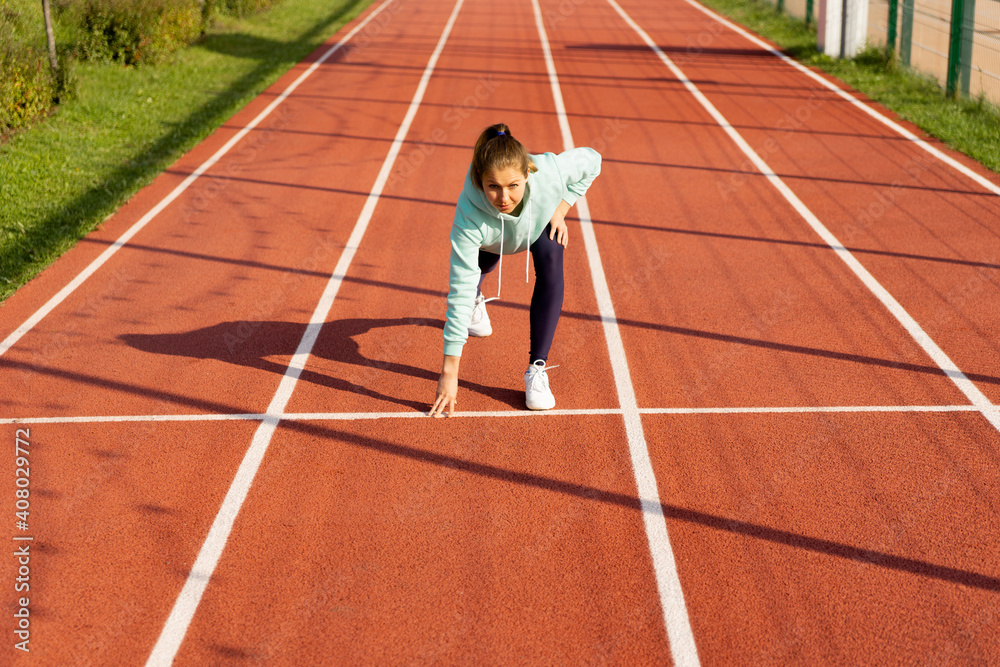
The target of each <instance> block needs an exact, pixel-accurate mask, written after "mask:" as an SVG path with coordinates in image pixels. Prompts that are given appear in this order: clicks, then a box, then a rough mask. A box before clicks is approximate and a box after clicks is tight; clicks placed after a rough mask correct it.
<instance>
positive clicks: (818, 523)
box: [0, 0, 1000, 665]
mask: <svg viewBox="0 0 1000 667" xmlns="http://www.w3.org/2000/svg"><path fill="white" fill-rule="evenodd" d="M536 16H537V17H538V18H540V19H541V23H542V27H543V28H544V35H545V37H544V38H543V37H542V33H541V32H540V30H539V26H538V23H537V20H536ZM366 21H367V23H365V22H366ZM630 21H631V22H632V23H630ZM636 28H638V30H637V29H636ZM352 29H359V31H358V32H357V33H355V34H353V35H351V31H352ZM348 36H350V38H349V39H347V40H346V41H344V42H343V43H342V44H341V45H340V46H339V47H337V48H336V49H335V50H334V51H333V52H332V53H330V47H333V46H334V45H335V44H337V43H338V42H339V40H342V39H344V38H345V37H348ZM647 40H648V42H647ZM650 43H652V44H653V45H655V46H656V50H654V49H653V48H651V47H650ZM547 50H548V51H549V52H550V53H551V60H547V58H546V51H547ZM671 64H672V65H673V68H671ZM313 65H315V67H314V69H312V71H310V72H309V73H308V76H306V77H305V78H301V79H300V77H301V76H302V75H303V74H304V73H306V72H307V71H308V70H309V68H310V67H311V66H313ZM821 78H822V77H810V76H809V75H807V74H806V73H804V72H802V71H800V70H798V69H796V68H794V67H792V66H791V65H789V64H788V63H785V62H783V61H781V60H780V59H779V58H778V57H776V56H775V55H774V54H772V53H769V52H768V51H767V50H766V49H765V48H764V47H762V46H761V44H760V43H755V42H753V41H751V40H749V39H748V38H747V37H746V36H744V35H741V34H739V33H738V32H736V31H734V30H733V29H732V28H731V27H730V26H728V25H727V24H725V23H721V22H719V21H717V20H716V19H713V18H712V17H711V16H710V15H708V14H706V13H705V12H703V11H701V10H699V9H697V8H696V7H694V6H692V5H691V4H688V3H687V2H684V1H683V0H671V1H670V2H652V1H651V0H625V1H623V2H621V3H620V6H618V7H617V8H616V6H615V5H614V4H612V3H610V2H608V0H570V1H569V2H561V3H557V2H555V1H554V0H551V1H550V0H540V4H539V6H538V12H537V15H536V12H535V9H534V7H533V3H532V0H515V2H513V3H511V4H509V5H506V6H505V9H504V12H503V13H502V14H499V15H498V13H497V10H496V8H495V7H494V6H493V5H490V4H489V3H485V2H482V1H481V0H464V2H459V3H458V4H456V3H453V2H451V1H450V0H432V1H428V2H416V1H415V0H394V1H393V2H391V3H389V4H378V3H376V4H374V5H373V6H372V7H371V8H370V9H369V10H368V12H366V13H365V14H364V15H363V16H362V17H359V18H358V19H357V20H356V21H355V22H354V23H352V24H351V25H350V26H347V27H346V28H345V29H344V30H343V31H342V32H341V33H340V34H338V35H337V36H335V37H334V38H333V39H332V40H331V42H330V43H329V45H328V46H326V47H324V48H323V49H320V50H319V51H317V53H316V54H314V55H313V56H312V57H310V58H309V59H307V60H306V61H305V62H304V63H302V64H301V65H299V66H297V67H296V68H293V70H292V71H291V72H289V73H288V75H287V76H285V77H284V78H283V79H282V80H281V81H279V82H278V83H276V84H275V86H274V87H273V88H272V89H271V90H269V91H267V92H266V93H265V94H264V95H262V96H261V97H260V98H259V99H258V100H256V101H254V102H253V103H252V104H251V105H249V106H248V107H247V109H245V110H244V111H243V112H241V113H240V114H237V115H236V116H235V117H234V118H232V119H231V120H230V122H228V123H227V124H226V125H225V126H224V127H223V128H221V129H220V130H219V131H218V132H216V133H215V134H214V135H213V136H211V137H210V138H209V139H207V140H206V141H205V142H204V143H203V144H202V145H200V146H198V147H197V148H196V149H195V150H193V151H192V152H191V153H190V154H188V155H186V156H185V157H184V158H182V159H181V160H180V161H179V162H178V163H177V164H175V165H174V166H173V167H172V168H171V169H170V170H168V172H167V173H165V174H163V175H162V176H161V177H160V178H159V179H157V181H156V182H154V183H153V184H152V185H151V186H150V187H148V188H146V189H145V190H143V191H142V192H141V193H139V194H138V195H137V196H136V197H134V198H133V199H132V201H131V202H130V203H129V204H128V205H127V206H126V207H124V208H123V209H122V210H121V211H119V212H118V213H117V214H116V215H115V216H114V217H112V218H111V219H109V220H108V221H107V222H106V223H105V224H104V225H103V226H102V228H101V229H100V230H98V231H96V232H94V233H93V234H91V235H90V236H88V237H87V238H86V239H85V240H84V241H83V242H81V243H80V244H79V245H78V246H77V247H76V248H75V249H74V250H73V251H71V252H70V253H68V254H67V255H66V256H65V257H63V258H62V259H61V260H60V261H58V262H57V263H56V264H54V265H53V266H52V267H50V268H49V269H48V270H46V271H45V272H44V273H43V274H42V275H41V276H39V278H38V279H36V280H34V281H32V283H30V284H29V285H27V286H26V287H25V288H23V289H22V290H20V291H19V292H18V293H17V294H15V295H14V296H13V297H12V298H11V299H9V300H8V301H7V302H6V303H5V304H4V305H3V307H2V308H0V338H2V339H3V340H4V342H3V343H0V354H2V356H0V378H2V383H3V386H4V387H5V391H4V394H3V396H2V397H0V401H2V403H0V406H2V407H0V409H2V413H0V419H2V422H3V424H4V425H5V426H4V431H5V432H6V433H7V436H6V437H7V438H8V441H9V443H10V447H11V452H12V453H11V456H9V457H4V459H3V461H2V463H0V465H2V467H3V470H4V471H5V473H4V474H5V475H7V478H8V479H10V480H11V482H10V483H9V484H8V492H7V493H5V494H4V498H5V501H4V502H5V505H4V506H5V507H8V509H9V513H8V515H7V516H8V517H9V520H10V521H11V523H10V524H9V525H10V526H11V535H12V536H13V537H31V538H33V539H32V540H31V541H28V540H19V541H16V542H15V541H12V542H11V544H12V545H13V548H12V551H13V550H14V549H23V548H24V545H28V549H29V553H30V562H29V564H28V565H27V567H28V568H29V574H28V575H27V583H29V584H30V595H28V594H25V595H28V597H29V598H30V599H29V602H28V605H27V607H26V608H27V609H28V613H29V619H30V622H29V631H30V640H29V645H28V646H29V647H30V649H31V652H30V653H29V654H25V653H23V652H21V651H18V650H17V649H16V648H15V647H14V643H15V641H17V638H16V636H15V635H14V634H13V631H14V630H15V629H17V625H16V624H17V622H18V620H19V619H17V618H16V617H14V614H16V613H19V609H20V608H21V605H20V604H19V596H20V595H21V594H20V593H17V592H15V591H14V590H13V589H14V585H15V583H16V580H17V578H18V577H19V571H18V568H19V567H20V565H19V564H18V562H17V557H16V556H11V557H10V558H8V559H6V560H5V561H4V563H3V566H2V568H0V577H3V579H2V581H4V582H7V583H6V584H5V586H8V588H7V590H8V593H7V594H6V596H5V597H4V598H3V599H2V603H3V605H4V608H5V609H6V610H7V611H8V614H9V615H8V621H7V623H8V625H7V626H5V627H7V628H8V632H7V634H6V635H5V636H7V637H8V642H7V643H6V644H5V645H4V646H3V649H2V650H3V652H4V653H3V659H2V660H3V663H4V664H20V663H24V664H27V663H28V662H29V661H32V660H34V661H38V662H39V663H40V664H76V663H92V664H115V665H119V664H142V663H145V662H148V664H168V663H169V662H170V661H171V660H175V661H176V663H177V664H229V663H234V664H235V663H245V662H273V663H277V664H356V663H390V664H395V663H413V662H417V663H427V662H444V663H470V662H477V663H483V662H489V663H499V664H511V663H518V664H548V663H571V664H576V663H602V662H610V663H619V664H666V663H669V662H671V661H674V662H681V663H686V664H697V663H699V662H704V663H706V664H743V663H749V662H754V663H769V664H787V663H792V662H794V663H809V664H815V663H858V662H876V663H886V662H893V663H896V662H900V663H901V662H933V663H962V664H965V663H988V662H991V661H992V660H995V658H992V657H991V656H995V655H997V654H1000V640H998V639H997V637H998V633H996V632H995V630H996V625H997V617H998V614H1000V597H998V596H1000V559H998V557H997V555H996V549H995V545H996V544H997V542H998V538H1000V516H998V508H997V501H996V498H997V497H998V491H1000V488H998V487H1000V483H998V480H997V475H996V470H997V468H998V463H1000V461H998V459H1000V456H998V454H997V451H998V445H1000V433H998V431H997V427H996V424H998V423H1000V415H998V413H997V410H996V408H995V407H994V406H993V401H996V400H997V398H998V395H1000V392H998V385H1000V346H998V336H997V332H998V331H1000V321H998V318H1000V311H998V310H997V308H996V306H995V304H996V303H997V297H998V295H1000V294H998V293H1000V289H998V285H1000V284H998V280H997V271H998V269H1000V257H998V251H997V248H1000V244H998V243H997V236H998V232H1000V216H998V213H1000V198H998V197H997V195H996V194H995V193H994V192H992V191H991V190H990V189H988V188H989V187H994V188H995V187H996V184H997V183H1000V180H998V179H997V178H996V177H995V176H994V175H991V174H989V173H988V172H986V171H985V170H983V169H982V168H981V167H979V166H978V165H976V164H974V163H971V162H970V161H969V160H968V159H966V158H964V157H962V156H957V155H954V154H952V153H950V152H948V151H947V149H944V148H942V147H940V146H937V148H938V149H940V150H942V151H945V153H946V154H947V155H948V156H949V157H950V159H952V160H957V161H958V162H959V163H960V164H961V165H964V166H965V167H967V168H968V169H970V170H972V172H973V173H974V174H978V175H979V177H980V179H985V183H986V185H985V186H984V184H983V182H980V181H977V180H974V179H973V178H970V177H969V175H968V174H965V173H962V172H960V171H958V170H957V169H956V168H955V167H954V166H953V165H950V164H948V163H946V162H944V161H942V160H941V159H939V158H938V157H936V156H935V155H933V154H932V153H929V152H928V151H927V150H926V149H925V148H923V147H921V146H920V145H918V144H917V143H915V142H913V141H911V140H910V139H908V138H906V137H905V136H904V135H902V134H900V133H899V132H898V131H896V130H894V129H893V128H892V127H889V126H887V125H886V124H885V123H883V122H880V121H878V120H877V119H876V118H874V117H872V116H871V115H869V114H867V113H865V111H864V110H863V109H862V108H861V106H862V105H864V106H867V107H869V108H872V109H876V110H877V111H879V113H882V114H885V115H888V114H886V112H884V111H882V110H878V108H877V106H876V105H872V104H871V103H869V102H868V101H866V100H863V99H861V98H857V99H860V100H861V101H860V104H852V103H851V102H850V101H848V100H847V99H845V97H844V96H841V95H839V94H837V93H836V92H835V91H833V90H831V89H830V88H827V87H824V86H823V85H822V84H821V82H820V79H821ZM293 82H297V83H294V88H293V89H292V90H291V91H290V92H287V91H288V89H289V86H292V85H293ZM834 85H835V86H836V85H839V84H836V82H834ZM286 92H287V95H286V94H285V93H286ZM554 93H557V94H558V97H559V99H560V100H561V103H562V104H564V108H565V113H562V112H561V111H560V107H559V104H558V103H557V101H556V98H555V96H554ZM847 97H857V96H856V95H853V94H851V95H848V96H847ZM274 103H276V106H274V107H273V109H272V110H271V111H270V112H269V113H268V114H267V115H266V116H264V117H263V118H258V116H259V114H261V112H263V111H265V110H266V109H267V108H268V106H269V105H272V104H274ZM255 119H257V120H255ZM498 120H503V121H505V122H507V123H509V124H510V125H511V126H512V128H513V129H514V132H515V134H516V135H518V136H519V138H521V139H522V141H524V142H525V144H526V145H527V146H528V148H529V150H532V151H536V152H542V151H547V150H552V151H558V150H562V149H563V148H564V147H565V146H566V145H568V144H569V143H570V142H572V143H574V144H576V145H591V146H594V147H595V148H598V149H599V150H600V152H601V153H602V154H603V156H604V169H603V173H602V175H601V177H600V178H599V179H598V181H597V182H596V183H595V185H594V187H593V188H592V190H591V191H590V193H589V194H588V196H587V198H586V203H585V204H583V205H581V206H578V207H577V208H575V209H574V212H573V214H574V215H575V216H576V217H575V218H574V220H575V222H573V223H572V226H571V233H572V234H571V240H570V245H569V248H568V254H567V259H566V271H567V276H566V277H567V297H566V302H565V306H564V313H563V318H562V320H561V322H560V327H559V331H558V333H557V339H556V345H555V347H554V349H553V358H552V363H556V364H559V365H560V367H559V368H558V369H556V370H554V371H552V372H551V373H550V377H551V381H552V385H553V389H554V391H555V394H556V397H557V402H558V403H557V408H558V410H557V411H556V412H555V413H549V414H541V415H539V414H529V413H528V412H527V411H525V410H524V409H523V403H522V401H523V388H522V385H521V373H522V372H523V369H524V365H525V363H526V359H525V357H526V356H527V355H526V353H527V335H526V324H527V303H528V300H529V298H530V288H531V286H530V284H528V285H526V284H524V283H523V282H522V281H521V280H520V277H519V275H518V274H519V270H520V268H519V261H520V260H521V258H514V260H513V261H512V262H510V263H508V265H507V268H508V270H507V272H506V276H505V278H506V280H505V284H504V291H503V294H504V298H503V300H502V301H497V302H493V303H492V304H491V318H492V320H493V322H494V332H495V333H494V335H493V336H492V337H490V338H487V339H483V340H473V341H470V343H469V344H468V346H467V348H466V352H465V355H464V357H465V358H464V360H463V366H462V377H461V386H460V395H459V400H460V407H461V410H462V413H460V415H461V414H464V416H462V417H461V418H456V419H451V420H432V419H427V418H425V417H423V413H424V412H425V411H426V409H427V407H428V405H429V402H430V400H431V398H432V397H433V391H434V387H435V382H436V377H437V373H438V370H439V368H440V354H441V338H440V336H441V327H442V326H443V316H444V296H445V293H446V290H447V284H446V283H447V257H448V229H449V226H450V223H451V216H452V212H453V207H454V201H455V197H456V196H457V194H458V192H459V190H460V187H461V182H462V179H463V177H464V173H465V169H466V167H467V163H468V159H469V153H470V148H469V147H470V146H471V144H472V142H473V141H474V139H475V137H476V136H477V134H478V132H479V131H480V130H481V128H482V127H483V126H485V125H487V124H489V123H492V122H496V121H498ZM903 125H905V124H903ZM247 128H249V131H247ZM907 129H908V130H909V131H913V132H915V130H914V128H912V127H908V126H907ZM241 132H243V133H244V134H243V135H241V134H240V133H241ZM232 139H238V141H236V142H235V143H234V144H232V145H231V147H230V148H229V149H228V150H227V152H225V153H224V154H222V155H221V156H219V157H218V160H217V161H215V162H214V163H212V164H211V165H210V166H208V167H207V169H204V171H203V173H202V172H201V171H200V167H202V165H203V164H204V163H205V161H206V160H207V159H209V158H210V157H212V156H213V155H215V154H216V153H217V151H219V150H220V149H222V148H224V147H225V146H226V145H227V142H228V141H230V140H232ZM935 145H936V144H935ZM748 151H749V152H748ZM751 156H755V158H754V157H751ZM755 159H756V160H757V162H756V163H755V161H754V160H755ZM380 174H381V177H380ZM765 174H766V175H765ZM192 175H197V178H195V179H194V180H190V177H191V176H192ZM185 179H189V180H187V181H185ZM185 183H186V185H182V184H185ZM178 186H182V187H183V190H182V191H180V192H177V191H176V190H175V189H176V188H177V187H178ZM171 193H175V194H174V195H171ZM168 195H169V196H171V197H172V199H171V200H170V201H169V203H168V204H167V205H166V206H165V207H163V208H162V210H160V211H159V212H157V213H156V215H155V216H153V217H151V218H149V216H148V215H147V214H148V213H149V212H150V211H152V210H154V207H156V206H157V205H158V204H159V203H160V202H162V201H163V200H164V198H165V197H167V196H168ZM144 216H146V218H148V220H147V221H146V222H145V224H144V226H142V227H141V229H139V230H138V231H136V232H135V233H134V235H132V236H130V237H129V238H127V240H126V241H125V242H124V243H122V244H119V245H116V239H119V238H120V237H121V236H122V234H124V233H125V232H126V231H127V230H129V229H130V228H132V226H133V225H134V224H135V223H136V222H137V221H140V220H142V219H144ZM817 224H818V226H817ZM352 234H353V236H352ZM831 239H833V241H834V242H833V243H832V245H833V246H835V248H834V247H831ZM109 248H112V249H114V248H117V250H115V251H114V252H113V254H110V255H106V256H105V260H104V261H103V263H101V264H100V266H98V267H96V268H95V269H93V270H89V271H88V270H87V267H88V266H92V262H94V261H95V259H97V258H98V257H99V256H101V254H102V253H105V252H106V251H108V249H109ZM598 260H599V261H598ZM81 272H85V273H83V274H82V275H85V276H86V279H85V280H83V281H82V282H79V283H78V284H76V283H72V282H71V281H73V280H74V279H75V278H77V277H78V276H81ZM331 276H332V279H331ZM490 280H491V281H492V280H493V279H492V278H491V279H490ZM493 284H494V283H492V282H490V283H488V285H493ZM67 285H75V287H73V289H71V290H66V291H64V292H60V290H63V288H64V287H66V286H67ZM487 289H489V287H488V288H487ZM605 290H606V291H605ZM57 294H61V295H62V296H60V297H59V298H58V299H57V302H53V301H50V300H51V299H52V298H53V297H54V296H55V295H57ZM887 295H888V297H887ZM47 303H49V304H52V305H51V307H47V306H46V304H47ZM39 309H43V310H41V311H40V310H39ZM36 313H38V314H39V316H35V314H36ZM33 316H35V317H34V318H33ZM310 322H312V324H310ZM303 341H305V342H303ZM290 369H291V370H290ZM946 371H947V372H946ZM19 429H27V430H29V431H30V436H29V437H28V438H27V440H28V441H29V445H28V450H29V455H28V457H27V458H28V466H29V467H30V485H29V487H28V488H29V490H30V496H29V497H28V500H29V501H30V515H29V516H28V519H27V523H28V526H29V527H28V529H26V530H19V529H18V528H17V527H16V521H17V520H18V518H17V517H16V516H15V512H16V511H17V506H16V505H15V502H16V500H17V498H16V496H15V495H14V494H15V491H16V489H17V487H16V485H15V479H16V478H15V475H16V474H17V473H16V471H15V468H16V467H17V466H18V463H17V461H16V459H15V456H14V452H13V450H14V447H15V444H16V443H15V438H16V434H17V432H18V430H19ZM21 463H22V464H23V463H24V462H21ZM651 494H655V495H651ZM22 495H23V494H22ZM640 499H641V500H640Z"/></svg>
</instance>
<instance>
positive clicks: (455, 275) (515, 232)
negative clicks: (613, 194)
mask: <svg viewBox="0 0 1000 667" xmlns="http://www.w3.org/2000/svg"><path fill="white" fill-rule="evenodd" d="M530 157H531V161H532V162H534V163H535V166H536V167H537V168H538V171H536V172H534V173H530V174H528V183H527V186H526V187H525V192H524V197H523V198H522V199H521V207H520V209H521V212H520V214H519V215H517V216H513V215H507V214H506V213H501V212H500V211H498V210H497V209H496V208H495V207H494V206H493V204H491V203H490V200H489V199H487V197H486V193H484V192H483V191H482V190H480V189H479V188H477V187H475V186H474V185H473V184H472V178H471V175H470V174H467V175H466V177H465V187H464V188H463V189H462V194H461V196H460V197H459V199H458V206H457V207H456V208H455V221H454V222H453V223H452V226H451V270H450V272H449V277H448V282H449V290H448V313H447V321H446V322H445V325H444V353H445V355H448V356H456V357H458V356H461V355H462V347H463V346H464V345H465V341H466V339H467V338H468V336H469V322H470V321H471V320H472V309H473V307H474V305H475V300H476V286H477V285H478V284H479V250H480V249H483V250H485V251H487V252H492V253H495V254H498V255H500V258H501V259H500V272H501V273H500V279H501V280H502V279H503V256H504V255H513V254H516V253H519V252H523V251H525V250H527V249H528V248H529V247H530V246H531V244H532V243H534V242H535V241H536V240H537V239H538V237H539V236H541V234H542V230H543V229H545V226H546V225H547V224H549V221H551V220H552V215H553V214H554V213H555V212H556V209H557V208H558V207H559V203H560V202H561V201H563V200H565V201H566V203H567V204H569V205H570V206H572V205H573V204H575V203H576V200H577V199H579V198H580V197H582V196H583V195H584V193H586V192H587V189H588V188H589V187H590V184H591V183H593V182H594V179H595V178H597V175H598V174H599V173H601V155H600V154H599V153H598V152H597V151H595V150H593V149H592V148H574V149H573V150H569V151H566V152H565V153H560V154H559V155H556V154H554V153H545V154H543V155H531V156H530ZM524 271H525V279H527V273H528V264H527V256H526V257H525V265H524ZM499 294H500V289H499V287H498V288H497V296H499Z"/></svg>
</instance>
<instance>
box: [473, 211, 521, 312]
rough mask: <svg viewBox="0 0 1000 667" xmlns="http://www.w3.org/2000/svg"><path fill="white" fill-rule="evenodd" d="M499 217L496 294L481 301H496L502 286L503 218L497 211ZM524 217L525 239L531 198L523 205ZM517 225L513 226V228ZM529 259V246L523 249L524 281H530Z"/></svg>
mask: <svg viewBox="0 0 1000 667" xmlns="http://www.w3.org/2000/svg"><path fill="white" fill-rule="evenodd" d="M497 215H498V216H499V217H500V266H499V267H498V268H497V271H498V272H499V275H497V295H496V296H491V297H490V298H488V299H484V300H483V303H489V302H490V301H496V300H497V299H499V298H500V288H501V287H502V286H503V237H504V229H505V227H504V219H503V213H500V212H497ZM524 217H525V218H527V220H528V231H527V233H526V234H525V240H530V239H531V200H530V199H529V200H528V204H527V205H526V206H525V216H524ZM516 229H517V227H516V226H515V230H516ZM530 260H531V248H525V249H524V282H526V283H527V282H530V279H529V277H528V262H529V261H530Z"/></svg>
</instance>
